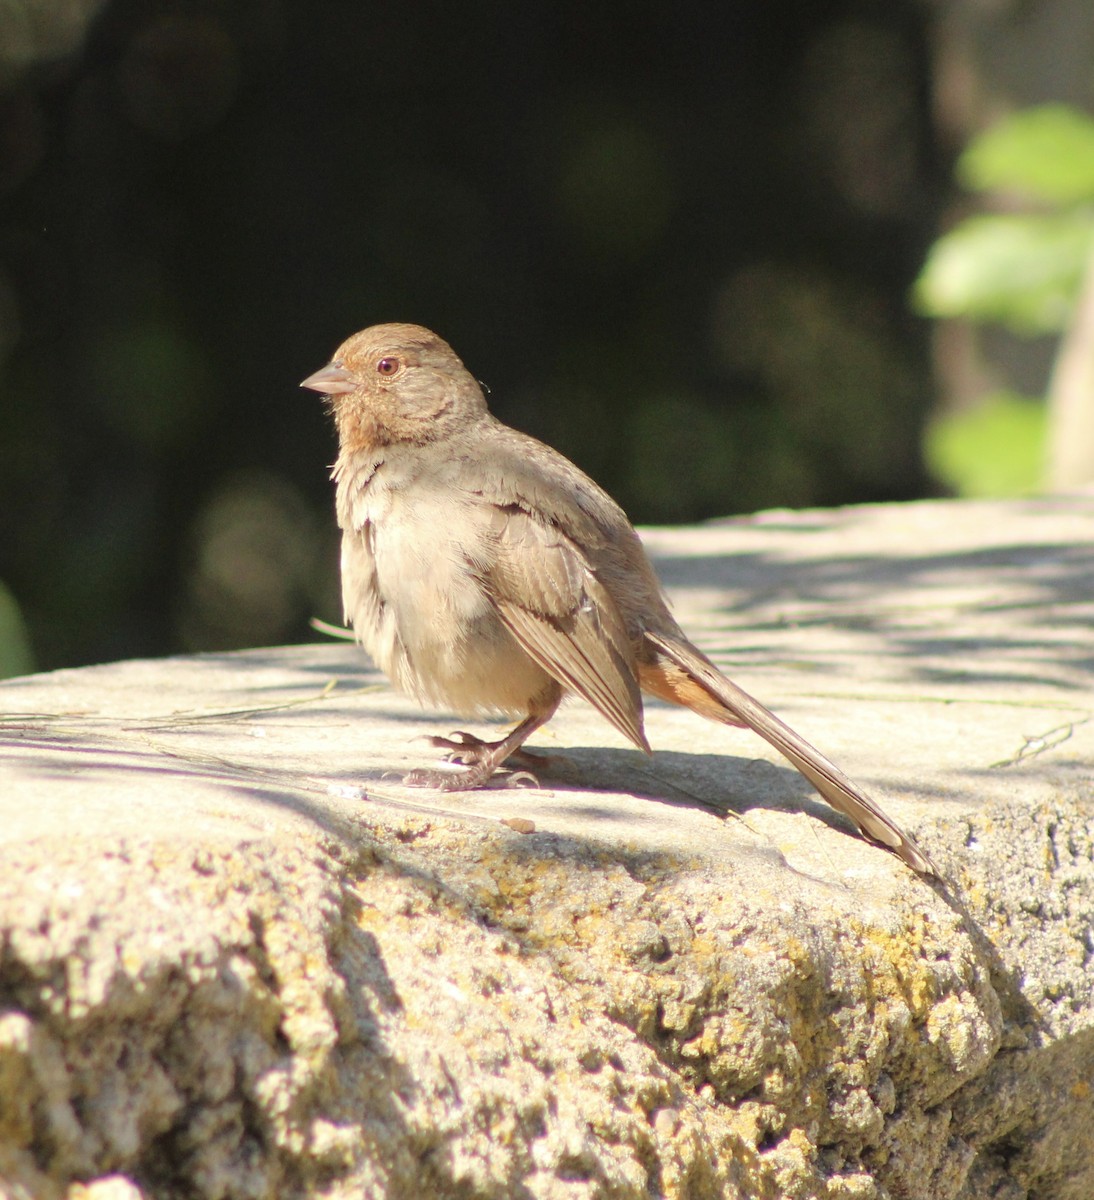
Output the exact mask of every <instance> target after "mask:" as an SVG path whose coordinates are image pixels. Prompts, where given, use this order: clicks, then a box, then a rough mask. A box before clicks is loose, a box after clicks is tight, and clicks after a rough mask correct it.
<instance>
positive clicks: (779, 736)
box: [646, 631, 938, 875]
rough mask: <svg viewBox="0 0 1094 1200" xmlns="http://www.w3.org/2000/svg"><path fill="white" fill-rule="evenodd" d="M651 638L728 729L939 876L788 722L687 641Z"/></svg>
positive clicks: (911, 862)
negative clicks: (751, 736)
mask: <svg viewBox="0 0 1094 1200" xmlns="http://www.w3.org/2000/svg"><path fill="white" fill-rule="evenodd" d="M646 638H647V639H648V640H649V642H650V643H651V644H652V645H653V646H654V647H655V648H656V650H658V651H659V652H660V653H661V654H663V655H664V656H665V657H666V658H667V659H668V660H669V661H670V662H672V663H675V664H676V666H677V667H679V668H680V669H681V670H682V671H684V672H685V674H687V675H688V676H690V677H691V678H692V679H693V680H694V681H695V682H696V683H698V684H699V685H700V686H701V687H702V688H703V689H704V690H705V691H706V692H708V693H709V694H710V695H712V696H713V697H714V698H715V699H716V700H717V701H718V702H719V704H720V705H722V706H723V707H724V709H725V717H724V719H725V720H726V722H727V723H728V724H735V725H747V726H748V727H749V728H750V729H752V730H754V731H755V732H756V733H758V734H759V735H760V737H762V738H763V739H764V741H766V742H768V743H770V744H771V745H772V746H774V747H775V749H776V750H778V751H779V753H780V754H782V755H783V756H784V757H785V758H787V759H788V760H789V761H790V762H791V763H793V765H794V766H795V767H797V769H798V770H799V771H800V772H801V773H802V774H803V775H804V776H805V778H806V779H808V780H809V782H810V783H811V784H812V785H813V786H814V787H815V788H816V789H817V791H818V792H820V794H821V795H822V796H823V797H824V798H825V800H827V801H828V803H829V804H831V806H832V807H833V808H834V809H836V810H837V811H839V812H841V813H844V814H845V815H846V816H848V817H850V818H851V820H852V821H854V822H855V824H856V825H857V826H858V827H859V829H860V830H861V831H862V833H863V835H864V836H865V837H866V838H868V839H869V840H870V841H872V842H875V843H876V844H877V845H879V846H883V847H885V849H887V850H891V851H892V852H893V853H894V854H896V855H898V856H899V857H900V858H902V859H903V860H904V861H905V862H906V863H907V864H908V866H910V867H911V868H912V869H913V870H916V871H919V872H920V873H921V874H923V875H938V870H937V868H936V867H935V865H934V863H932V862H931V860H930V858H928V857H927V855H926V853H925V852H924V851H923V850H921V849H920V847H919V846H917V845H916V843H915V841H914V840H913V839H912V838H911V837H910V836H909V835H908V834H906V833H905V832H904V830H903V829H901V828H900V826H899V825H897V824H896V822H895V821H893V820H892V819H891V818H890V817H888V816H886V814H885V813H884V812H882V811H881V809H880V808H879V807H878V806H877V804H875V803H874V801H873V800H872V799H871V798H870V797H869V796H868V795H867V794H866V793H865V792H864V791H863V790H862V788H860V787H859V786H858V785H857V784H856V783H854V782H853V781H852V780H851V779H849V778H848V777H847V776H846V775H844V773H843V772H842V771H841V770H840V769H839V767H837V766H836V765H835V763H833V762H831V761H829V759H827V758H826V757H825V756H824V755H823V754H821V752H820V751H819V750H818V749H817V748H816V747H815V746H813V745H810V743H809V742H807V741H806V740H805V738H803V737H802V736H801V735H800V734H798V733H795V732H794V730H793V729H791V728H790V726H789V725H787V724H786V722H785V721H781V720H779V718H778V717H777V716H775V714H774V713H773V712H771V710H770V709H768V708H765V707H764V706H763V705H762V704H761V703H760V702H759V701H758V700H756V699H754V698H753V697H752V696H750V695H749V694H748V692H746V691H744V689H743V688H740V687H738V686H737V685H736V684H735V683H734V682H733V681H732V680H730V679H727V678H726V677H725V676H724V675H723V674H722V673H721V671H719V670H718V668H717V667H715V666H714V664H713V663H712V662H711V661H710V660H709V659H708V658H707V657H706V656H705V655H703V654H702V653H700V651H698V650H697V649H696V648H695V647H694V646H692V645H691V644H690V643H688V642H686V641H680V640H677V639H675V638H671V637H665V636H663V635H661V634H657V633H653V632H649V631H647V633H646ZM703 712H704V715H706V716H713V717H714V719H723V718H721V717H719V716H717V715H715V713H712V712H711V710H710V708H709V707H708V706H704V708H703Z"/></svg>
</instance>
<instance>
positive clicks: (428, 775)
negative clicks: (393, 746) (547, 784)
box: [403, 760, 539, 792]
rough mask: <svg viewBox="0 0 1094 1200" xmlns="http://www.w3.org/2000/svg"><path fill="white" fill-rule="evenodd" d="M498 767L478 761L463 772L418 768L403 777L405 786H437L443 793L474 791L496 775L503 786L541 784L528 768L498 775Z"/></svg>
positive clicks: (517, 786) (520, 786)
mask: <svg viewBox="0 0 1094 1200" xmlns="http://www.w3.org/2000/svg"><path fill="white" fill-rule="evenodd" d="M452 761H455V760H452ZM496 770H497V766H496V765H495V764H494V763H492V762H489V761H484V762H479V763H475V764H474V765H473V766H470V767H467V768H466V769H465V770H462V771H441V770H438V769H436V768H429V767H419V768H417V769H416V770H414V771H410V772H408V773H407V774H406V775H404V776H403V785H404V786H405V787H424V788H434V789H436V790H437V791H440V792H473V791H475V789H476V788H481V787H483V786H484V785H485V784H486V783H488V782H490V781H491V778H492V777H494V778H496V779H497V786H498V787H500V788H528V787H532V788H535V787H539V780H538V779H537V778H536V777H535V776H534V775H533V774H531V772H529V771H511V772H509V773H507V774H505V775H500V776H495V775H494V772H495V771H496Z"/></svg>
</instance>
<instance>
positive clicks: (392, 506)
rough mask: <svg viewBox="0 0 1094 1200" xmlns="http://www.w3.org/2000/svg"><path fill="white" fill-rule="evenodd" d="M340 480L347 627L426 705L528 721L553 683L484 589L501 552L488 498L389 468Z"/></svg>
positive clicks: (379, 663)
mask: <svg viewBox="0 0 1094 1200" xmlns="http://www.w3.org/2000/svg"><path fill="white" fill-rule="evenodd" d="M336 478H338V513H339V522H340V524H341V525H342V530H343V532H342V599H343V605H344V608H345V615H346V620H347V621H348V622H349V623H350V624H351V625H352V626H353V629H354V633H355V635H356V637H357V640H358V641H359V642H360V643H361V644H362V645H363V646H364V648H365V649H366V650H367V651H368V653H369V655H370V656H371V657H372V658H373V660H374V661H375V662H376V664H377V666H379V668H380V669H381V670H382V671H383V672H384V674H386V675H387V676H388V678H389V679H390V680H391V681H392V683H394V684H395V686H396V687H398V688H399V689H400V690H401V691H405V692H407V693H408V694H410V695H412V696H414V697H415V698H416V699H418V700H419V701H421V702H422V703H424V704H430V705H435V706H439V707H445V708H449V709H452V710H453V711H454V712H458V713H462V714H466V715H475V714H481V713H504V714H507V715H511V716H524V715H526V714H527V713H528V712H529V710H530V708H531V706H532V701H533V700H534V699H535V698H536V697H539V696H542V695H543V694H544V693H545V691H547V690H548V689H550V688H551V687H552V681H551V678H550V676H549V675H547V673H546V672H545V671H544V670H543V669H542V668H541V667H540V666H538V665H537V664H536V663H535V662H534V661H533V660H532V659H531V658H529V656H528V655H527V654H526V653H525V651H524V650H523V649H522V648H521V647H520V646H519V644H518V643H517V642H516V640H515V639H514V638H513V636H512V634H511V633H510V632H509V631H508V629H507V628H506V627H505V625H504V624H503V623H502V620H501V618H500V617H499V615H498V613H497V610H496V608H495V606H494V602H493V600H492V599H491V597H490V596H489V594H488V593H487V591H486V589H485V588H484V586H483V584H482V581H481V580H482V576H483V575H484V574H485V573H486V571H488V569H489V566H490V563H491V558H492V554H493V553H494V551H493V549H492V544H491V526H490V522H489V510H488V506H484V505H483V503H482V500H481V497H472V496H468V497H461V495H460V494H459V493H458V492H454V491H453V489H452V488H451V487H450V486H446V485H445V484H444V483H443V482H440V483H439V484H438V486H430V484H429V483H428V481H426V480H423V479H422V478H421V477H417V478H413V479H412V478H409V477H408V476H407V472H406V471H405V470H399V469H397V468H396V467H394V466H393V464H391V463H389V462H385V463H383V464H381V465H379V466H376V467H375V468H373V469H371V470H370V471H368V472H361V471H358V472H357V473H356V474H351V473H349V472H343V473H342V474H341V475H339V473H338V471H337V468H336ZM408 495H411V496H412V497H413V501H412V502H410V501H408V500H407V499H406V497H407V496H408Z"/></svg>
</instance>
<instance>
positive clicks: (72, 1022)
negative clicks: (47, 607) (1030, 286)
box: [0, 495, 1094, 1200]
mask: <svg viewBox="0 0 1094 1200" xmlns="http://www.w3.org/2000/svg"><path fill="white" fill-rule="evenodd" d="M645 536H646V539H647V542H648V544H649V546H650V548H651V550H652V552H653V553H654V555H655V557H656V559H657V561H658V565H659V568H660V570H661V572H662V576H663V578H664V579H665V581H666V583H667V584H668V586H669V589H670V592H671V594H672V596H673V599H674V602H675V604H676V609H677V614H678V616H679V617H680V619H681V623H682V624H683V625H684V627H685V628H686V629H687V630H688V631H689V632H690V633H691V634H692V636H693V637H694V638H695V640H696V641H698V642H699V643H700V644H701V645H702V646H703V647H704V649H706V650H707V651H708V652H710V653H711V654H713V655H714V656H715V657H716V658H717V659H718V660H719V661H720V662H722V664H723V665H724V666H726V667H727V668H728V669H729V670H730V673H731V674H732V675H733V677H734V678H735V679H737V680H738V682H740V683H741V684H743V685H744V686H745V687H746V688H749V689H750V690H752V691H753V692H755V693H756V694H757V695H758V696H759V697H760V698H761V699H763V700H765V701H766V702H767V703H768V704H769V705H770V706H771V707H773V708H774V709H775V710H776V711H777V712H779V713H780V714H781V715H782V716H784V717H785V718H786V719H787V720H789V721H790V722H791V724H793V725H795V726H796V727H798V728H799V729H800V730H801V732H803V733H804V734H805V735H806V736H807V737H809V738H810V739H811V740H813V741H814V742H816V743H817V744H818V745H819V746H820V747H821V748H822V749H824V750H825V751H826V752H827V753H829V754H830V755H831V756H832V757H833V758H835V759H836V761H837V762H838V763H839V764H840V765H841V766H842V767H843V768H844V769H845V770H846V771H847V772H848V773H849V774H851V775H852V776H853V777H854V778H856V779H858V780H859V781H860V782H862V783H864V784H866V785H867V786H869V787H870V788H871V789H872V790H874V792H875V794H876V795H877V796H878V798H879V799H880V800H881V802H882V803H883V805H884V806H885V807H886V808H887V809H888V810H889V811H890V812H891V813H892V815H893V816H895V817H896V818H897V820H899V821H900V822H901V823H903V824H905V825H906V826H908V827H909V828H910V829H912V830H913V831H914V832H915V833H916V834H917V836H918V837H919V839H920V840H921V841H922V843H923V844H924V845H925V847H926V848H927V849H928V851H929V852H930V853H931V855H932V857H933V858H934V859H935V861H936V862H937V863H938V864H939V866H940V867H941V868H942V870H943V872H944V873H945V875H946V877H947V882H946V884H945V885H939V884H931V883H928V882H926V881H924V880H922V879H920V878H917V877H916V876H915V875H913V874H912V873H911V872H910V871H908V870H907V869H906V868H905V867H903V866H902V865H901V864H900V863H899V862H898V861H896V860H895V859H894V858H892V857H891V856H889V855H888V854H886V853H884V852H883V851H881V850H878V849H875V848H873V847H871V846H869V845H867V844H866V843H864V842H862V841H861V840H859V839H858V838H856V837H855V836H854V835H853V833H852V832H851V831H850V830H849V827H847V826H846V825H845V824H844V823H843V822H842V820H841V819H840V818H839V817H837V816H836V815H835V814H833V813H832V812H831V811H830V810H829V809H828V808H827V807H826V806H825V805H824V804H823V802H821V801H820V800H819V798H817V797H816V796H815V795H814V794H813V793H812V791H811V790H810V789H809V787H808V785H807V784H806V783H805V782H804V781H802V780H801V779H800V778H799V777H798V776H797V775H796V773H795V772H793V771H792V770H791V769H790V768H789V767H787V766H786V765H784V764H783V763H782V761H781V760H779V759H778V757H777V755H775V754H774V753H773V752H768V750H767V747H766V746H765V745H764V744H763V743H761V742H759V741H758V740H757V739H755V738H753V737H751V736H750V735H748V734H746V733H744V732H741V733H738V732H736V731H731V730H725V729H723V728H721V727H718V726H714V725H707V724H706V723H704V722H702V721H701V720H699V719H698V718H695V717H693V716H691V715H690V714H687V713H684V712H678V711H674V710H669V709H668V708H666V707H664V706H661V705H657V704H651V705H650V706H649V709H648V714H647V730H648V733H649V736H650V741H651V743H652V744H653V745H654V747H655V748H657V749H658V753H656V754H655V755H654V757H653V758H652V759H648V760H647V759H646V758H644V757H643V756H642V755H641V754H639V753H638V752H636V751H634V750H631V749H628V748H625V747H624V745H623V743H622V741H621V739H620V738H619V737H618V735H616V734H615V732H614V731H613V730H612V729H611V728H609V727H608V726H607V725H606V724H605V723H604V722H603V721H601V720H600V719H599V718H598V717H596V715H595V714H593V713H592V712H590V711H589V710H588V709H586V708H584V707H583V706H581V705H577V704H575V705H573V706H571V707H569V708H567V709H565V710H564V711H563V713H561V714H560V715H559V717H558V718H557V719H556V721H554V722H552V724H551V725H550V726H548V728H547V729H546V730H545V731H543V733H542V735H541V736H539V737H538V738H537V739H534V740H535V741H536V744H537V748H539V749H541V750H543V751H544V752H545V753H546V754H547V755H548V756H549V761H548V763H547V764H546V765H545V767H544V769H543V770H542V771H541V772H540V781H541V786H540V787H538V788H529V789H504V788H492V789H489V790H486V791H483V792H479V793H474V794H458V793H457V794H447V795H443V796H442V795H438V794H436V793H430V792H423V791H410V790H407V789H405V788H403V787H401V786H400V785H399V783H398V778H399V775H400V773H401V772H402V771H404V770H405V769H407V768H408V767H410V766H415V765H421V764H423V763H426V762H428V761H430V759H431V755H433V754H435V752H434V751H432V750H431V748H430V747H429V746H428V744H427V743H426V742H425V741H423V740H421V738H420V737H419V735H422V734H431V733H447V732H449V731H450V730H451V729H452V728H453V727H454V724H456V723H454V722H453V720H452V718H451V717H447V716H445V715H443V714H441V715H438V714H432V713H422V712H420V711H419V710H418V709H417V708H416V707H415V706H414V705H413V704H412V703H411V702H409V701H407V700H405V699H403V698H401V697H399V696H398V695H396V694H394V693H393V692H391V691H390V689H388V687H387V686H386V684H385V683H384V682H383V681H382V680H381V679H379V678H378V677H377V676H376V675H375V674H373V673H371V672H370V670H369V669H368V665H367V663H366V662H365V660H364V658H363V656H361V654H360V652H359V651H357V650H356V649H355V648H353V647H352V646H348V645H333V646H332V645H316V646H306V647H293V648H288V649H276V650H260V651H250V652H246V653H242V654H224V655H203V656H196V657H190V658H177V659H167V660H162V661H148V662H128V663H117V664H112V665H109V666H103V667H96V668H89V669H85V670H80V671H60V672H56V673H53V674H50V675H43V676H32V677H27V678H23V679H16V680H10V681H8V682H6V683H4V684H2V685H0V740H2V743H3V751H2V757H0V1194H2V1195H4V1196H12V1197H44V1198H49V1197H67V1198H69V1200H75V1198H76V1197H83V1198H85V1200H91V1198H94V1200H139V1197H142V1196H143V1197H160V1196H163V1197H176V1196H177V1197H182V1196H186V1197H200V1198H205V1197H217V1198H220V1197H233V1198H234V1197H255V1198H259V1197H290V1198H291V1197H302V1196H325V1197H326V1196H329V1197H351V1196H352V1197H356V1196H362V1197H385V1198H392V1200H396V1198H398V1200H402V1198H407V1200H410V1198H419V1197H498V1198H501V1197H506V1198H508V1197H517V1198H521V1200H593V1198H594V1197H597V1198H598V1197H611V1198H613V1200H625V1198H630V1197H635V1198H639V1197H641V1198H644V1200H645V1198H648V1197H659V1196H664V1197H689V1198H695V1200H699V1198H704V1197H720V1198H721V1197H730V1198H732V1197H750V1198H752V1197H783V1196H785V1197H801V1198H806V1197H830V1198H833V1200H835V1198H837V1197H838V1198H841V1200H871V1198H882V1197H910V1198H915V1200H942V1198H960V1200H974V1198H975V1200H980V1198H985V1200H986V1198H987V1197H995V1198H997V1200H1019V1198H1022V1197H1037V1198H1038V1200H1046V1198H1052V1200H1057V1198H1058V1200H1088V1198H1089V1197H1090V1196H1092V1195H1094V1087H1092V1085H1094V1013H1092V1007H1094V720H1092V716H1094V695H1092V688H1091V685H1092V682H1094V637H1092V628H1094V496H1090V495H1078V496H1071V497H1066V498H1058V499H1046V500H1030V501H1022V502H1013V503H983V504H980V503H974V504H970V503H965V504H957V503H922V504H913V505H907V506H899V507H863V508H851V509H844V510H838V511H832V512H805V513H790V512H787V513H766V514H761V515H760V516H758V517H755V518H751V519H748V520H735V521H728V522H724V523H718V524H712V525H707V526H703V527H700V528H694V529H688V530H671V531H669V530H654V531H648V532H647V534H646V535H645ZM475 728H479V727H478V726H475Z"/></svg>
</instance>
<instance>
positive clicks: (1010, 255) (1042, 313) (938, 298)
mask: <svg viewBox="0 0 1094 1200" xmlns="http://www.w3.org/2000/svg"><path fill="white" fill-rule="evenodd" d="M1092 245H1094V218H1092V217H1091V216H1090V215H1088V214H1085V213H1061V214H1059V215H1054V216H1049V215H1028V216H1023V215H1018V214H1009V215H998V216H982V217H970V218H969V219H968V220H967V221H963V222H962V223H961V224H960V225H958V226H957V227H956V228H955V229H953V230H951V231H950V232H949V233H947V234H945V235H944V236H943V237H941V238H939V240H938V241H937V242H935V244H934V245H933V246H932V247H931V250H930V253H929V254H928V256H927V262H926V264H925V265H924V267H923V270H922V272H921V273H920V276H919V278H918V280H916V284H915V291H914V299H915V302H916V305H917V307H918V308H919V310H920V311H921V312H922V313H924V314H925V315H927V316H931V317H971V318H973V319H974V320H985V321H1001V322H1002V323H1003V324H1005V325H1008V326H1009V327H1010V328H1011V329H1012V330H1014V331H1015V332H1016V333H1021V334H1039V333H1052V332H1057V331H1059V330H1061V329H1064V328H1065V327H1066V325H1067V323H1068V320H1069V318H1070V316H1071V310H1072V308H1073V307H1074V304H1075V299H1076V297H1077V295H1078V291H1079V284H1080V282H1081V279H1082V273H1083V268H1084V266H1085V264H1086V261H1087V258H1088V256H1089V253H1090V249H1091V246H1092Z"/></svg>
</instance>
